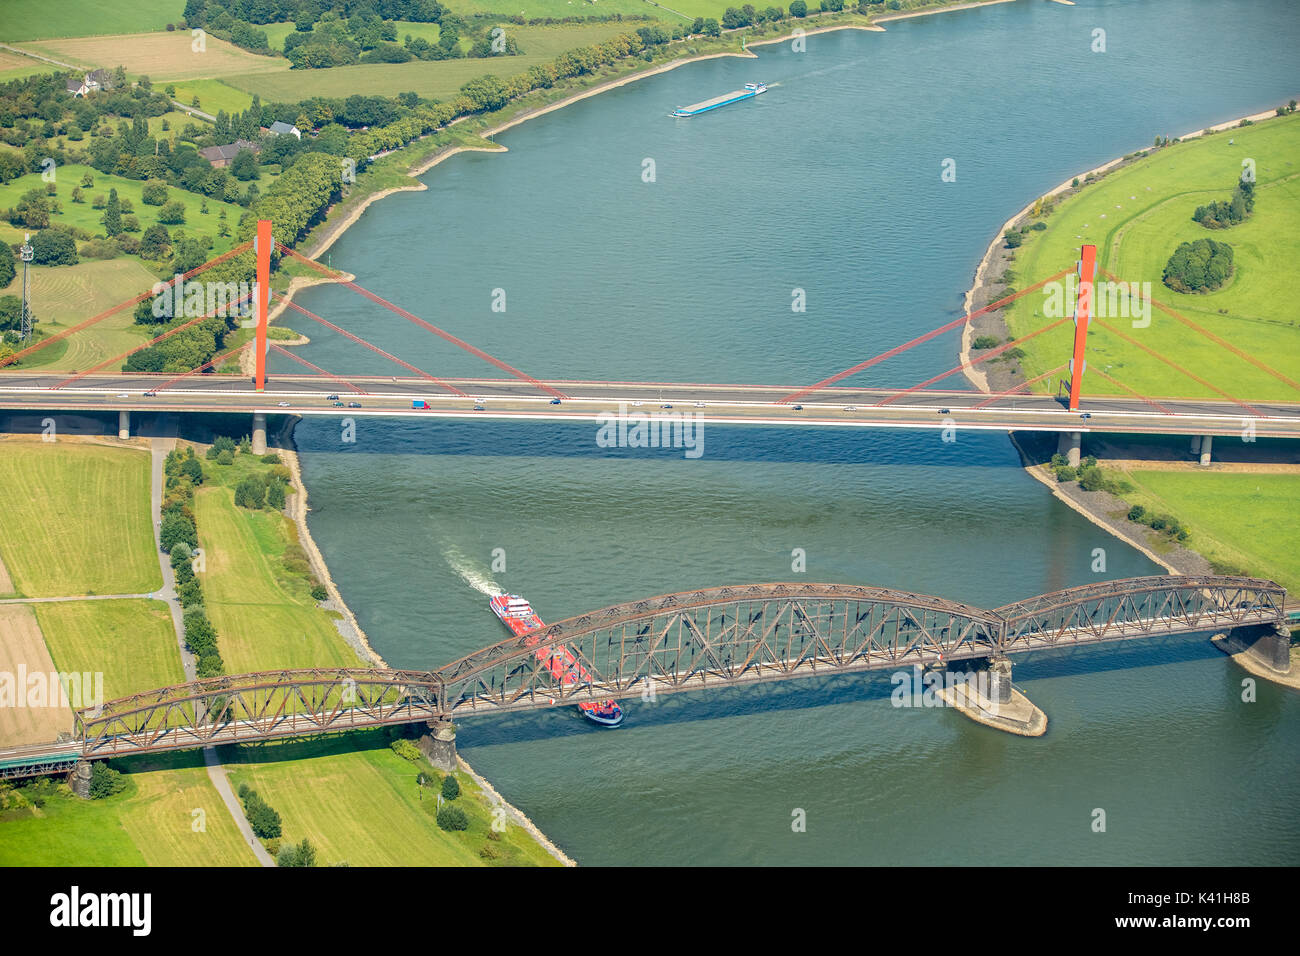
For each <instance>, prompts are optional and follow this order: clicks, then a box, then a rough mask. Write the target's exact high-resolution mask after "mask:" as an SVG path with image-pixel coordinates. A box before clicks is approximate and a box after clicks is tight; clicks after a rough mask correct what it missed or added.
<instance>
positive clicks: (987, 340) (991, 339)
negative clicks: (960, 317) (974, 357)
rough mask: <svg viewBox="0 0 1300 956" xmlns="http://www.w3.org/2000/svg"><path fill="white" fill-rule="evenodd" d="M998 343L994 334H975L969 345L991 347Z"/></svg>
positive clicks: (976, 347) (980, 347)
mask: <svg viewBox="0 0 1300 956" xmlns="http://www.w3.org/2000/svg"><path fill="white" fill-rule="evenodd" d="M997 344H998V339H997V336H996V335H977V336H976V337H975V340H974V341H973V342H971V344H970V347H971V348H973V349H991V348H993V347H994V346H995V345H997Z"/></svg>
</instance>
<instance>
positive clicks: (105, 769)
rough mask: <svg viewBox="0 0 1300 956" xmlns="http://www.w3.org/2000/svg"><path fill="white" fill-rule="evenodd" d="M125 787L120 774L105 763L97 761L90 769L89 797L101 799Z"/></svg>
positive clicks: (119, 791)
mask: <svg viewBox="0 0 1300 956" xmlns="http://www.w3.org/2000/svg"><path fill="white" fill-rule="evenodd" d="M125 789H126V781H125V780H123V779H122V775H121V774H120V773H118V772H117V771H116V770H114V769H113V768H112V767H110V766H109V765H108V764H107V763H105V762H104V761H102V760H100V761H97V762H96V763H95V764H94V766H92V767H91V769H90V799H92V800H102V799H103V798H104V797H111V796H113V794H115V793H121V792H122V791H123V790H125Z"/></svg>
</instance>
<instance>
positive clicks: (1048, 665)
mask: <svg viewBox="0 0 1300 956" xmlns="http://www.w3.org/2000/svg"><path fill="white" fill-rule="evenodd" d="M1209 636H1210V635H1209V634H1204V635H1196V636H1180V637H1164V638H1151V639H1146V640H1132V641H1125V642H1119V643H1115V644H1101V645H1092V646H1083V647H1071V648H1063V649H1061V650H1044V651H1032V652H1029V653H1025V654H1016V655H1013V657H1012V661H1013V664H1014V668H1015V670H1014V681H1015V684H1016V686H1017V688H1019V689H1020V690H1021V691H1023V692H1024V693H1026V694H1027V695H1028V696H1029V698H1030V699H1031V700H1032V699H1033V688H1032V686H1025V683H1024V682H1027V681H1035V680H1050V679H1054V678H1062V677H1075V676H1082V675H1103V674H1106V673H1108V672H1112V671H1126V670H1134V669H1137V668H1147V667H1163V666H1172V665H1178V664H1186V663H1193V662H1196V661H1204V660H1211V659H1219V660H1226V658H1225V655H1224V654H1223V653H1222V652H1221V651H1219V650H1218V649H1217V648H1216V647H1214V645H1213V644H1211V643H1210V642H1209V640H1208V637H1209ZM968 665H969V666H968ZM981 667H982V662H981V661H970V662H966V661H958V662H955V663H954V664H953V667H952V670H953V671H954V672H956V671H960V670H966V669H971V670H978V669H980V668H981ZM896 673H899V671H895V670H879V671H867V672H864V673H858V674H841V675H835V676H827V677H807V678H799V679H796V680H789V681H779V682H773V683H763V684H751V685H749V686H746V687H729V688H723V689H719V690H708V691H705V690H700V691H688V692H683V693H676V694H667V695H662V696H660V697H659V698H658V699H657V700H656V701H655V702H654V703H653V704H651V703H646V702H643V701H641V700H640V699H638V698H636V697H632V698H629V699H628V700H626V701H625V702H624V703H625V704H626V707H625V710H626V711H627V723H625V724H624V726H627V725H628V724H635V726H637V727H664V726H671V725H676V724H689V723H694V722H697V721H708V720H717V719H721V718H728V717H745V716H752V715H758V714H768V713H772V712H774V711H803V710H812V709H815V708H818V707H825V706H829V705H836V704H852V703H866V702H873V701H887V700H889V699H890V696H891V695H892V694H893V692H894V689H895V687H897V686H899V682H898V681H897V680H896V679H895V678H894V675H895V674H896ZM906 673H907V674H908V675H909V676H911V675H912V674H913V672H912V671H911V670H910V669H909V670H907V671H906ZM1049 716H1050V715H1049ZM608 729H609V728H603V727H598V726H596V725H595V724H593V723H591V722H590V721H588V720H586V719H585V718H584V717H582V716H581V715H580V714H578V712H577V710H576V708H572V707H554V708H549V709H547V710H544V711H532V712H522V713H513V714H501V715H498V716H483V717H469V718H466V719H464V720H463V721H461V723H460V735H459V738H460V739H459V742H460V744H461V746H462V747H463V748H465V749H471V748H472V749H475V750H477V749H479V748H483V747H493V746H500V745H504V744H515V743H524V742H529V741H538V740H550V739H555V738H561V737H571V736H574V735H577V734H583V733H602V732H605V731H607V730H608Z"/></svg>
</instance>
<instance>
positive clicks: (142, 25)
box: [0, 0, 185, 43]
mask: <svg viewBox="0 0 1300 956" xmlns="http://www.w3.org/2000/svg"><path fill="white" fill-rule="evenodd" d="M184 13H185V0H131V2H130V3H109V4H106V3H101V2H99V0H59V2H58V3H48V2H41V0H5V3H4V16H3V17H0V42H6V43H10V42H13V41H15V40H38V39H44V38H47V37H79V36H86V35H87V34H91V33H134V32H137V31H141V30H161V29H163V28H164V27H166V26H167V24H168V23H174V22H176V21H177V20H180V19H181V18H182V17H183V16H184Z"/></svg>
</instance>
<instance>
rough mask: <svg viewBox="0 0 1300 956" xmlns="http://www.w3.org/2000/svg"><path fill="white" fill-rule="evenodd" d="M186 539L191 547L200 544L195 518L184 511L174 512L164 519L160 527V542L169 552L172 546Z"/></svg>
mask: <svg viewBox="0 0 1300 956" xmlns="http://www.w3.org/2000/svg"><path fill="white" fill-rule="evenodd" d="M181 541H184V542H185V543H186V544H188V545H189V546H190V548H191V549H194V548H197V547H198V546H199V535H198V531H197V530H196V529H195V527H194V519H193V518H191V517H189V516H188V515H186V514H184V513H183V512H172V513H171V514H168V515H166V516H165V517H164V518H163V519H162V526H161V527H160V528H159V529H158V544H159V546H160V547H161V548H162V549H163V550H164V551H167V552H170V551H171V549H172V546H173V545H175V544H177V543H179V542H181Z"/></svg>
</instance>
